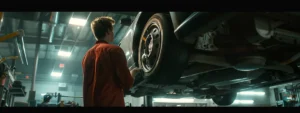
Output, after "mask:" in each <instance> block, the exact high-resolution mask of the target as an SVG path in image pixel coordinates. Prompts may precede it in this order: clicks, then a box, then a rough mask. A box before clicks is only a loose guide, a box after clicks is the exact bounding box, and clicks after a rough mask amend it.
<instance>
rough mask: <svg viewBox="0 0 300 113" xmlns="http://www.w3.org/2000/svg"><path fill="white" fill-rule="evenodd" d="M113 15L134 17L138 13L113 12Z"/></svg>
mask: <svg viewBox="0 0 300 113" xmlns="http://www.w3.org/2000/svg"><path fill="white" fill-rule="evenodd" d="M113 13H115V14H120V15H127V16H136V15H137V14H138V12H113Z"/></svg>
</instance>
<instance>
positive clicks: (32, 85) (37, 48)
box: [30, 22, 43, 91]
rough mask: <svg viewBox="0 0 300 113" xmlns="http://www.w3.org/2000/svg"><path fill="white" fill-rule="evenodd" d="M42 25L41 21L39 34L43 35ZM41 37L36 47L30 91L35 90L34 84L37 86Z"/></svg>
mask: <svg viewBox="0 0 300 113" xmlns="http://www.w3.org/2000/svg"><path fill="white" fill-rule="evenodd" d="M42 27H43V23H42V22H40V23H39V25H38V31H39V32H38V36H41V35H42ZM40 39H41V37H40V38H38V43H36V48H35V61H34V69H33V77H32V83H31V89H30V91H34V86H35V79H36V73H37V68H38V62H39V51H40V41H41V40H40Z"/></svg>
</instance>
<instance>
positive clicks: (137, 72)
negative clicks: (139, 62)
mask: <svg viewBox="0 0 300 113" xmlns="http://www.w3.org/2000/svg"><path fill="white" fill-rule="evenodd" d="M143 72H144V71H143V69H140V68H134V69H132V70H131V71H130V74H131V76H132V77H133V78H135V76H136V75H138V74H141V73H143Z"/></svg>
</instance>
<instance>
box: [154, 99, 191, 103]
mask: <svg viewBox="0 0 300 113" xmlns="http://www.w3.org/2000/svg"><path fill="white" fill-rule="evenodd" d="M153 102H164V103H193V102H194V99H184V98H181V99H168V98H154V99H153Z"/></svg>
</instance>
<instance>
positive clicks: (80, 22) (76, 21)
mask: <svg viewBox="0 0 300 113" xmlns="http://www.w3.org/2000/svg"><path fill="white" fill-rule="evenodd" d="M86 22H87V20H85V19H80V18H71V19H70V21H69V24H71V25H76V26H84V25H85V24H86Z"/></svg>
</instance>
